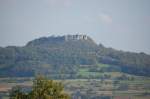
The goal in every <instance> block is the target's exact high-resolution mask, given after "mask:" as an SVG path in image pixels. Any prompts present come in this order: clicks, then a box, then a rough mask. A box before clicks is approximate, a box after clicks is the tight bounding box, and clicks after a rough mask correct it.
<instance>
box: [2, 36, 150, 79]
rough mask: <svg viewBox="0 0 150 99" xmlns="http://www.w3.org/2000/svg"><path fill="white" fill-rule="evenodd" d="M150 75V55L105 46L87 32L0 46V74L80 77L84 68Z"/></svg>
mask: <svg viewBox="0 0 150 99" xmlns="http://www.w3.org/2000/svg"><path fill="white" fill-rule="evenodd" d="M99 64H107V65H110V67H109V68H106V69H105V70H106V71H111V70H113V71H119V72H125V73H129V74H134V75H142V76H150V73H149V72H150V55H147V54H145V53H132V52H124V51H118V50H115V49H112V48H106V47H104V46H103V45H102V44H99V45H98V44H96V43H95V42H94V40H92V39H91V38H90V37H89V36H86V35H64V36H57V37H56V36H50V37H42V38H39V39H35V40H33V41H30V42H28V43H27V44H26V45H25V46H23V47H16V46H9V47H5V48H2V47H0V76H34V75H36V74H39V73H40V74H44V75H49V74H50V75H52V74H61V73H65V74H68V75H72V77H78V76H75V75H77V72H78V71H79V69H80V68H81V67H83V66H84V67H87V68H89V69H92V70H97V66H98V65H99Z"/></svg>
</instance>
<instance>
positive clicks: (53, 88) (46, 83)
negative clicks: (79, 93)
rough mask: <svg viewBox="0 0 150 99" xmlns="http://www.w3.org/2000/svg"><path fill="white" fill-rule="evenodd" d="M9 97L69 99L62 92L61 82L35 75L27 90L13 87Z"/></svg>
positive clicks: (18, 98)
mask: <svg viewBox="0 0 150 99" xmlns="http://www.w3.org/2000/svg"><path fill="white" fill-rule="evenodd" d="M10 99H70V96H69V94H67V93H65V92H64V87H63V85H62V83H60V82H56V81H53V80H48V79H46V78H44V77H37V78H36V79H35V80H34V81H33V86H32V88H31V91H29V92H24V91H22V89H21V88H20V87H13V88H12V90H11V91H10Z"/></svg>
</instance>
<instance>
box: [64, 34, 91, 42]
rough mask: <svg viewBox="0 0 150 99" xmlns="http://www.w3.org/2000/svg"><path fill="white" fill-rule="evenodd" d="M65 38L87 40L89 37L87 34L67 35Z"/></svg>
mask: <svg viewBox="0 0 150 99" xmlns="http://www.w3.org/2000/svg"><path fill="white" fill-rule="evenodd" d="M64 38H65V40H66V41H68V40H87V39H88V37H87V36H86V35H65V36H64Z"/></svg>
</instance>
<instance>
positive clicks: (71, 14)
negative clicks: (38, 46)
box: [0, 0, 150, 54]
mask: <svg viewBox="0 0 150 99" xmlns="http://www.w3.org/2000/svg"><path fill="white" fill-rule="evenodd" d="M76 33H79V34H87V35H89V36H91V37H92V38H93V39H94V40H95V41H96V42H97V43H102V44H103V45H105V46H107V47H113V48H116V49H119V50H125V51H134V52H146V53H149V54H150V44H149V43H150V0H0V46H8V45H19V46H22V45H25V44H26V43H27V42H28V41H30V40H33V39H35V38H38V37H41V36H50V35H64V34H76Z"/></svg>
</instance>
